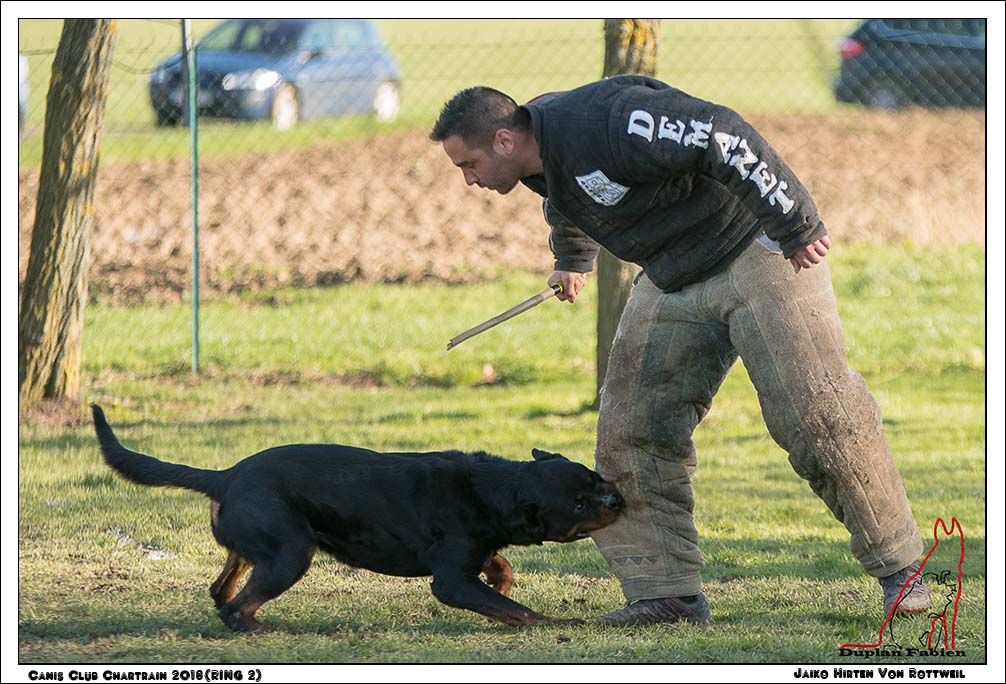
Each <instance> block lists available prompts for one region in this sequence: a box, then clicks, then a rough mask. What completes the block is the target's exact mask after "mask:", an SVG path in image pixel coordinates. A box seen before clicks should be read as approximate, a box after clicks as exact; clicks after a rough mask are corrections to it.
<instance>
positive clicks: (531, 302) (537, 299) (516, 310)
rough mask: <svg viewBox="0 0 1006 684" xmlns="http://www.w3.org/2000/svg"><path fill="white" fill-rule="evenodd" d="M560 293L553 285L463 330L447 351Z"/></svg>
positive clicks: (453, 338)
mask: <svg viewBox="0 0 1006 684" xmlns="http://www.w3.org/2000/svg"><path fill="white" fill-rule="evenodd" d="M560 292H562V285H561V284H560V283H555V284H554V285H552V286H551V287H549V288H547V289H545V290H542V291H541V292H539V293H538V294H536V295H535V296H533V297H529V298H528V299H525V300H524V301H523V302H521V303H520V304H518V305H517V306H515V307H513V308H512V309H507V310H506V311H504V312H503V313H501V314H500V315H499V316H494V317H493V318H490V319H489V320H488V321H486V322H485V323H479V324H478V325H476V326H475V327H474V328H469V329H468V330H465V331H464V332H463V333H461V334H460V335H457V336H456V337H452V338H451V341H450V342H448V343H447V351H450V350H451V349H453V348H454V347H456V346H458V345H459V344H461V343H462V342H464V341H465V340H467V339H468V338H470V337H475V336H476V335H478V334H479V333H482V332H485V331H486V330H488V329H489V328H492V327H494V326H497V325H499V324H500V323H502V322H504V321H508V320H510V319H511V318H513V317H514V316H516V315H517V314H522V313H524V312H525V311H527V310H528V309H530V308H532V307H535V306H538V305H539V304H541V303H542V302H544V301H545V300H546V299H551V298H552V297H554V296H555V295H557V294H559V293H560Z"/></svg>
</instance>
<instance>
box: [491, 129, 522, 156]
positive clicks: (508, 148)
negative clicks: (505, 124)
mask: <svg viewBox="0 0 1006 684" xmlns="http://www.w3.org/2000/svg"><path fill="white" fill-rule="evenodd" d="M516 148H517V138H516V137H515V136H514V133H513V131H511V130H510V129H509V128H501V129H499V130H498V131H496V135H494V136H493V152H495V153H496V154H499V155H502V156H504V157H509V156H510V155H511V154H513V151H514V150H515V149H516Z"/></svg>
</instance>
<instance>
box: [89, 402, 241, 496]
mask: <svg viewBox="0 0 1006 684" xmlns="http://www.w3.org/2000/svg"><path fill="white" fill-rule="evenodd" d="M91 415H92V416H93V417H94V431H95V432H96V433H97V434H98V442H99V443H100V444H101V453H102V455H104V457H105V463H107V464H108V465H109V466H110V467H111V468H112V469H113V470H114V471H116V472H117V473H119V474H120V475H122V476H123V477H124V478H126V479H127V480H129V481H130V482H135V483H136V484H142V485H151V486H154V487H183V488H185V489H191V490H194V491H197V492H202V493H203V494H206V495H207V496H209V497H210V498H211V499H216V500H219V499H220V497H221V496H222V495H223V493H224V492H225V491H226V490H227V471H226V470H203V469H202V468H191V467H189V466H184V465H177V464H175V463H165V462H164V461H158V460H157V459H156V458H153V457H151V456H146V455H144V454H140V453H137V452H135V451H130V450H129V449H127V448H126V447H124V446H122V445H121V444H120V443H119V440H118V439H116V438H115V433H114V432H112V428H111V426H109V424H108V421H106V420H105V412H104V411H102V410H101V407H100V406H98V405H97V404H91Z"/></svg>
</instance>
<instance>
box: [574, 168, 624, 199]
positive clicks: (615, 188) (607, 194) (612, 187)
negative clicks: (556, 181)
mask: <svg viewBox="0 0 1006 684" xmlns="http://www.w3.org/2000/svg"><path fill="white" fill-rule="evenodd" d="M576 182H577V183H579V184H580V187H581V188H583V191H584V192H585V193H587V194H588V195H590V198H591V199H592V200H594V201H595V202H597V203H598V204H603V205H604V206H606V207H613V206H615V205H616V204H618V203H619V202H620V201H622V198H623V197H625V193H627V192H628V191H629V188H627V187H626V186H624V185H620V184H618V183H616V182H615V181H613V180H608V177H607V176H605V175H604V173H603V172H602V171H601V170H600V169H598V170H597V171H594V172H593V173H588V174H587V175H586V176H577V177H576Z"/></svg>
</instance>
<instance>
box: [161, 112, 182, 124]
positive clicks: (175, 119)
mask: <svg viewBox="0 0 1006 684" xmlns="http://www.w3.org/2000/svg"><path fill="white" fill-rule="evenodd" d="M154 114H155V116H156V117H157V125H158V126H161V127H167V126H177V125H179V124H180V123H182V114H181V112H177V111H166V110H163V109H158V110H155V111H154Z"/></svg>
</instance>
